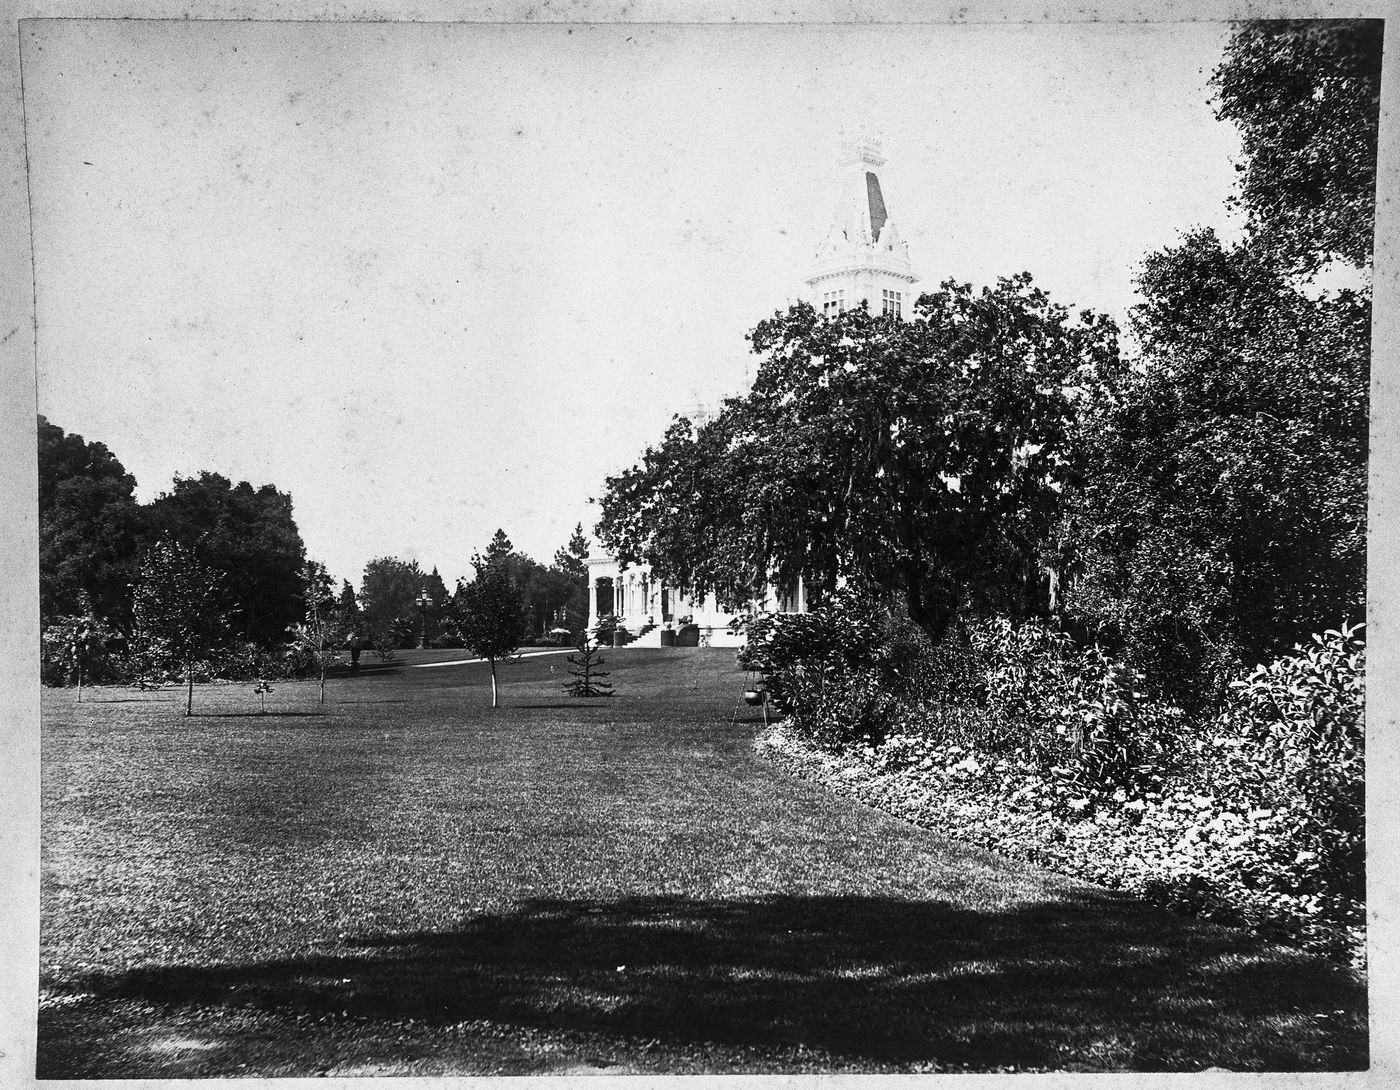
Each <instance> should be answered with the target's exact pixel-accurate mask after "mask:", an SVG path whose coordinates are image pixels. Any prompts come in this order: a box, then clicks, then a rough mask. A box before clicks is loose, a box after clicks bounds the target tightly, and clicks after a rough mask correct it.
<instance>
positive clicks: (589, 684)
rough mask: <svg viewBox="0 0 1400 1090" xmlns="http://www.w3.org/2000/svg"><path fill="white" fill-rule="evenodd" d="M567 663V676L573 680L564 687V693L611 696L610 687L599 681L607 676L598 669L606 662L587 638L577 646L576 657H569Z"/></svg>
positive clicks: (594, 644)
mask: <svg viewBox="0 0 1400 1090" xmlns="http://www.w3.org/2000/svg"><path fill="white" fill-rule="evenodd" d="M567 661H568V663H569V666H570V667H571V669H570V670H569V676H570V677H572V678H573V680H572V681H570V682H568V683H567V684H566V685H565V686H564V692H566V693H567V694H568V695H569V696H612V695H613V691H612V686H611V685H610V684H609V683H608V682H606V681H600V680H599V678H605V677H607V676H608V671H607V670H600V669H598V667H600V666H603V665H606V663H607V660H606V659H605V658H603V656H602V655H601V654H600V653H599V650H598V645H597V644H596V643H594V642H593V641H591V640H590V639H589V638H588V637H587V636H584V638H583V642H582V643H580V644H579V645H578V657H577V658H575V657H574V656H573V655H570V656H569V657H568V659H567Z"/></svg>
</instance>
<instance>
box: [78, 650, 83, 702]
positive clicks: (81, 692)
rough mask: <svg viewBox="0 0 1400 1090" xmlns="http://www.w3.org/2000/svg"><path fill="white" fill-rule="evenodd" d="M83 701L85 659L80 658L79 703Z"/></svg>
mask: <svg viewBox="0 0 1400 1090" xmlns="http://www.w3.org/2000/svg"><path fill="white" fill-rule="evenodd" d="M82 702H83V660H82V658H81V657H80V658H79V659H78V703H79V704H81V703H82Z"/></svg>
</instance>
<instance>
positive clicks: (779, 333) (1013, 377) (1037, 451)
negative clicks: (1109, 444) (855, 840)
mask: <svg viewBox="0 0 1400 1090" xmlns="http://www.w3.org/2000/svg"><path fill="white" fill-rule="evenodd" d="M751 340H752V342H753V347H754V350H755V351H756V352H759V353H761V354H763V355H764V357H765V358H764V361H763V363H762V365H761V366H760V369H759V372H758V376H757V378H756V380H755V382H754V386H753V390H752V392H751V393H750V394H749V395H748V396H747V397H745V398H743V399H739V400H736V401H731V402H729V403H728V404H727V405H726V407H725V409H724V411H723V412H722V413H720V415H719V416H718V417H717V418H716V419H715V420H714V421H712V422H711V423H709V424H706V425H704V426H703V427H701V428H699V429H692V428H691V427H690V425H689V424H688V422H686V421H678V422H677V423H676V424H675V425H674V426H673V427H672V428H671V430H670V431H669V432H668V433H667V436H666V439H665V440H664V441H663V443H662V444H661V446H660V447H659V448H656V449H651V450H648V451H647V452H646V454H645V455H644V457H643V461H642V463H641V464H640V465H639V466H636V467H633V469H631V470H628V471H627V472H625V473H623V474H621V475H620V476H619V477H616V478H610V479H609V481H608V492H607V494H606V495H605V497H604V500H603V519H602V521H601V522H600V524H599V533H600V535H601V536H602V538H603V540H604V542H605V543H606V544H607V545H608V546H609V547H610V548H612V549H614V551H615V552H616V554H617V555H618V558H619V559H620V560H623V561H624V562H627V561H645V562H648V563H650V564H652V566H653V569H654V570H655V571H656V573H657V574H658V575H659V576H660V577H661V578H663V579H666V580H668V581H671V582H674V583H678V584H679V585H681V586H682V587H685V588H687V589H690V590H692V591H716V592H718V593H719V594H720V595H721V597H727V598H729V599H731V600H732V599H734V598H736V597H740V596H742V595H743V594H745V593H752V592H754V591H756V590H757V589H758V588H759V587H761V586H762V585H764V584H765V583H773V584H776V585H779V586H789V585H791V584H792V583H794V582H795V581H796V580H797V579H798V578H799V577H800V578H802V579H804V580H806V582H807V583H808V585H809V586H811V587H815V588H827V589H829V588H831V587H832V586H833V585H834V584H835V582H836V581H837V580H838V579H840V578H845V579H848V580H851V581H853V582H855V583H858V584H862V585H866V586H869V587H872V588H874V589H882V590H886V591H889V592H893V593H897V594H899V595H900V596H902V597H903V599H904V600H905V603H906V604H907V607H908V612H909V615H910V617H911V618H912V619H913V620H914V621H915V622H916V623H918V624H919V625H920V626H921V627H923V628H924V629H925V630H926V631H928V632H929V633H931V634H934V635H941V634H942V633H943V632H944V631H945V630H946V629H947V628H948V626H949V625H950V624H951V623H952V622H953V621H954V620H955V619H956V618H957V617H958V616H959V614H960V612H961V611H962V610H964V609H967V608H976V609H987V608H998V609H1003V610H1007V611H1011V612H1025V611H1028V610H1033V609H1036V608H1038V607H1039V605H1040V603H1041V598H1042V590H1041V587H1040V576H1039V562H1040V551H1041V546H1042V542H1043V538H1044V536H1045V534H1046V531H1047V529H1048V527H1049V525H1050V524H1051V522H1052V519H1053V517H1054V515H1055V513H1056V510H1057V507H1058V502H1059V493H1060V491H1061V489H1062V488H1063V487H1064V485H1065V484H1066V483H1067V482H1069V481H1070V480H1071V479H1072V478H1073V476H1074V472H1075V470H1074V466H1073V464H1072V460H1071V454H1072V451H1071V450H1070V447H1069V443H1068V438H1069V434H1070V426H1071V424H1072V422H1073V419H1074V417H1075V413H1076V404H1077V402H1078V400H1079V399H1080V398H1081V397H1082V396H1084V390H1085V389H1086V388H1087V387H1089V386H1091V385H1093V384H1095V383H1098V382H1099V381H1100V375H1101V373H1102V372H1104V371H1106V370H1110V369H1112V368H1114V367H1115V366H1116V365H1117V359H1118V356H1117V330H1116V328H1115V327H1114V325H1113V323H1112V322H1111V321H1109V320H1108V319H1107V318H1104V317H1102V316H1099V315H1095V314H1092V313H1090V312H1088V311H1085V312H1082V313H1081V314H1080V315H1078V317H1077V318H1072V317H1071V315H1070V314H1069V312H1068V311H1067V310H1066V309H1065V308H1063V307H1061V306H1058V305H1057V304H1055V303H1053V302H1052V301H1051V300H1050V298H1049V297H1048V296H1047V295H1046V294H1045V292H1043V291H1041V290H1040V289H1039V288H1037V287H1036V286H1035V285H1034V284H1033V283H1032V281H1031V278H1030V276H1029V275H1028V274H1020V275H1018V276H1015V277H1011V278H1009V279H1004V280H1000V281H998V283H997V284H996V285H995V286H994V287H989V288H984V289H982V290H980V291H975V290H974V289H973V288H972V287H971V285H968V284H959V283H957V282H954V281H948V282H945V283H944V284H943V285H942V286H941V288H940V290H939V291H937V292H934V293H932V294H930V295H925V296H923V297H922V298H921V299H920V300H919V302H918V304H917V305H916V310H915V318H914V321H912V322H902V321H898V320H895V319H890V318H885V317H876V316H872V315H870V314H869V313H867V312H866V311H865V310H864V309H863V308H862V309H858V310H853V311H847V312H844V313H841V314H839V315H837V316H835V317H826V316H823V315H819V314H817V313H816V311H815V310H814V309H813V308H812V307H811V306H809V305H807V304H799V305H798V306H796V307H793V308H791V309H790V310H789V311H788V312H787V313H786V314H780V315H777V316H775V317H774V318H773V319H771V320H769V321H766V322H763V323H761V324H760V325H759V326H758V327H757V329H755V330H754V332H753V334H752V335H751Z"/></svg>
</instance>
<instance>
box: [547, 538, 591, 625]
mask: <svg viewBox="0 0 1400 1090" xmlns="http://www.w3.org/2000/svg"><path fill="white" fill-rule="evenodd" d="M587 561H588V538H587V537H585V536H584V533H583V524H582V523H579V524H578V525H576V526H575V527H574V532H573V533H572V534H570V535H569V541H568V543H567V544H566V545H564V546H563V547H562V548H560V549H556V550H555V552H554V563H553V565H551V567H550V569H549V574H550V577H551V580H552V586H551V595H550V597H551V604H552V606H553V613H554V617H555V620H556V623H557V622H558V620H559V619H561V618H562V620H563V624H564V627H565V628H567V629H568V630H569V631H570V632H571V633H575V634H577V633H580V632H582V631H583V630H584V628H585V627H586V626H587V625H588V563H587Z"/></svg>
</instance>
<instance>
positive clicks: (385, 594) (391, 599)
mask: <svg viewBox="0 0 1400 1090" xmlns="http://www.w3.org/2000/svg"><path fill="white" fill-rule="evenodd" d="M422 593H423V572H422V571H421V570H420V569H419V567H418V562H417V561H414V560H409V561H404V560H397V559H395V558H394V557H392V556H381V557H376V558H375V559H374V560H371V561H370V562H369V563H368V564H366V565H365V574H364V577H363V579H362V580H361V582H360V598H359V605H360V618H361V620H362V622H363V624H364V626H365V632H366V635H367V636H368V637H369V639H370V640H371V641H372V642H373V643H374V645H375V646H376V647H377V648H379V649H380V650H381V651H389V650H391V649H392V648H394V647H412V646H413V645H414V643H416V642H417V633H418V625H419V616H418V598H419V596H420V595H421V594H422Z"/></svg>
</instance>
